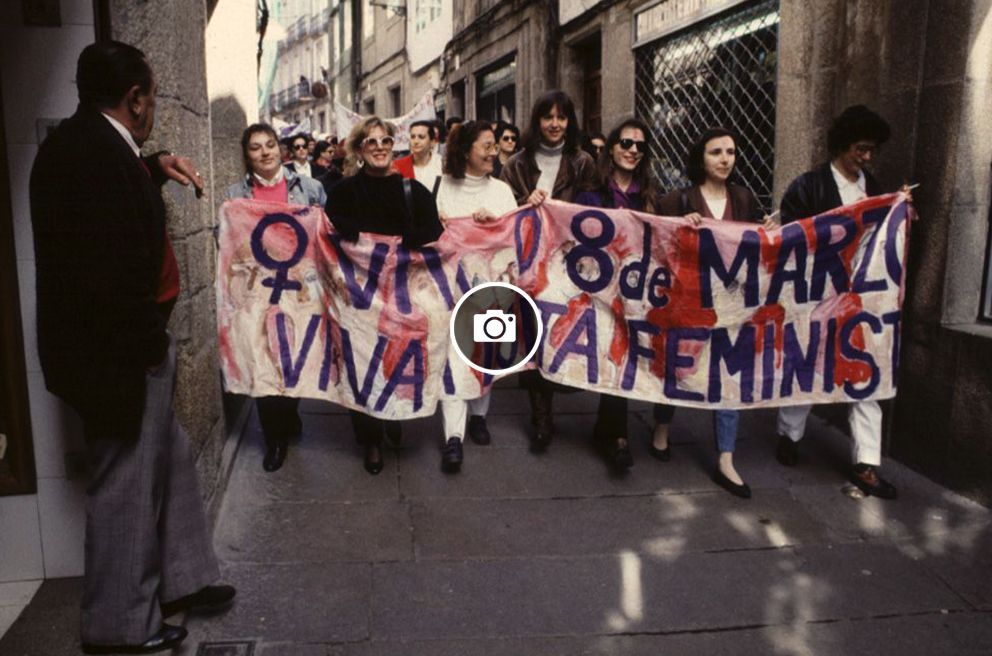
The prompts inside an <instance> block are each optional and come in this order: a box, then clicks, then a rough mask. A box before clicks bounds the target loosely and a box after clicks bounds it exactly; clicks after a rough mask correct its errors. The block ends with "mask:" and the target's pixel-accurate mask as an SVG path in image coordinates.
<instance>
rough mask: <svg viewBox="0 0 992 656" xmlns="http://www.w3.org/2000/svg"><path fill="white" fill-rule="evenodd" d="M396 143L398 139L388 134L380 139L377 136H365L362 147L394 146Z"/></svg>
mask: <svg viewBox="0 0 992 656" xmlns="http://www.w3.org/2000/svg"><path fill="white" fill-rule="evenodd" d="M394 143H396V140H395V139H393V138H392V137H390V136H388V135H387V136H385V137H379V138H378V139H377V138H375V137H365V139H363V140H362V148H373V147H375V146H378V147H379V148H392V147H393V144H394Z"/></svg>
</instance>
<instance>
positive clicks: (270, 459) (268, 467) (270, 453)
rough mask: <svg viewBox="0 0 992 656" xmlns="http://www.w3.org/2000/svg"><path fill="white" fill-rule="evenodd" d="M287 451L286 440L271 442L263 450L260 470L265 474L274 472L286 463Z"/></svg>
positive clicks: (287, 443)
mask: <svg viewBox="0 0 992 656" xmlns="http://www.w3.org/2000/svg"><path fill="white" fill-rule="evenodd" d="M288 450H289V441H288V440H278V441H275V442H273V443H272V444H270V445H269V446H268V448H267V449H266V450H265V458H263V459H262V469H264V470H265V471H267V472H274V471H276V470H277V469H279V468H280V467H282V463H283V462H285V461H286V452H287V451H288Z"/></svg>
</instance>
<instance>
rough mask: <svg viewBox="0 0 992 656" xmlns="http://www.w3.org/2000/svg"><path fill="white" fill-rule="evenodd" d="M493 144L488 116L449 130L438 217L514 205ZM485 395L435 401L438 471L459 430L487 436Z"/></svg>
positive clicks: (458, 459) (478, 438)
mask: <svg viewBox="0 0 992 656" xmlns="http://www.w3.org/2000/svg"><path fill="white" fill-rule="evenodd" d="M497 149H498V147H497V145H496V138H495V136H494V134H493V129H492V125H491V124H490V123H489V122H488V121H469V122H468V123H461V124H459V125H456V126H455V127H454V128H452V129H451V132H450V133H449V134H448V142H447V145H446V147H445V152H446V153H447V158H446V159H445V162H444V169H445V174H444V176H442V178H441V184H440V186H439V187H438V192H437V208H438V212H439V213H440V215H441V218H442V219H443V220H444V221H448V220H450V219H453V218H456V217H469V216H470V217H472V218H473V219H474V220H475V221H478V222H480V223H486V222H489V221H493V220H495V219H496V218H497V217H500V216H502V215H504V214H506V213H507V212H512V211H513V210H515V209H516V208H517V202H516V200H515V199H514V198H513V191H511V190H510V187H509V186H508V185H507V184H506V183H505V182H503V181H502V180H497V179H495V178H493V177H492V171H493V163H494V161H495V160H496V153H497ZM469 300H470V301H472V300H474V298H471V299H469ZM489 398H490V392H486V393H485V394H483V395H482V396H480V397H479V398H477V399H472V400H471V401H462V400H460V399H452V400H445V401H442V402H441V412H442V414H443V416H444V439H445V446H444V449H443V451H442V454H441V468H442V469H443V470H444V471H446V472H454V471H457V470H458V469H459V468H460V466H461V463H462V457H463V455H462V435H463V432H467V433H468V437H469V439H471V440H472V441H473V442H474V443H476V444H480V445H485V444H489V442H490V441H491V439H492V438H491V436H490V434H489V428H488V426H487V425H486V414H487V413H488V411H489ZM466 418H467V426H466Z"/></svg>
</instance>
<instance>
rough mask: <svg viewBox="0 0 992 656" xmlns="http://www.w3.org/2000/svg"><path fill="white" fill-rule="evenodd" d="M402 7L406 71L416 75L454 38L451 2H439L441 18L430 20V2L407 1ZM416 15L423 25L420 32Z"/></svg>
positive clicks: (429, 0)
mask: <svg viewBox="0 0 992 656" xmlns="http://www.w3.org/2000/svg"><path fill="white" fill-rule="evenodd" d="M406 4H407V12H408V13H407V17H406V52H407V57H408V58H409V61H410V71H411V72H414V73H416V72H418V71H420V70H421V69H422V68H424V67H425V66H427V65H428V64H431V63H433V62H434V61H436V60H437V59H438V58H439V57H440V56H441V55H442V54H443V53H444V47H445V46H446V45H448V41H451V37H453V36H454V13H453V9H452V5H453V3H452V1H451V0H442V2H441V3H440V4H441V15H440V16H439V17H438V18H436V19H434V20H433V21H431V20H430V8H431V6H432V4H433V0H410V1H409V2H407V3H406ZM418 16H420V17H421V20H423V21H425V22H426V26H425V28H424V29H423V30H422V31H420V32H418V31H417V23H418ZM415 100H419V98H418V99H415Z"/></svg>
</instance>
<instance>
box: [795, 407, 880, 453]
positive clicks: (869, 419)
mask: <svg viewBox="0 0 992 656" xmlns="http://www.w3.org/2000/svg"><path fill="white" fill-rule="evenodd" d="M847 408H848V410H847V421H848V424H849V425H850V427H851V437H852V438H854V439H853V444H852V446H851V457H852V459H853V460H854V462H855V464H857V463H863V464H866V465H873V466H875V467H878V466H879V465H881V464H882V407H881V406H880V405H878V401H858V402H857V403H849V404H848V406H847ZM812 409H813V406H812V405H784V406H782V407H780V408H779V409H778V434H779V435H787V436H788V437H789V439H790V440H792V441H793V442H798V441H799V440H801V439H802V437H803V433H805V432H806V417H808V416H809V413H810V410H812Z"/></svg>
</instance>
